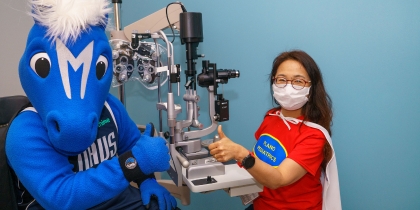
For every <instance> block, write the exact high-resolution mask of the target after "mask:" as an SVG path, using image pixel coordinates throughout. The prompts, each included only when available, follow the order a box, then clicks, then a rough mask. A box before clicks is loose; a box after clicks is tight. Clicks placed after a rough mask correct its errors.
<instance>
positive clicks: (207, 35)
mask: <svg viewBox="0 0 420 210" xmlns="http://www.w3.org/2000/svg"><path fill="white" fill-rule="evenodd" d="M170 2H171V1H166V0H165V1H164V0H161V1H150V0H142V1H133V0H131V1H127V0H126V1H123V4H122V25H123V26H125V25H128V24H130V23H132V22H134V21H136V20H138V19H141V18H143V17H145V16H146V15H148V14H150V13H152V12H154V11H156V10H158V9H161V8H164V7H165V6H166V5H167V4H168V3H170ZM182 2H183V4H184V5H185V7H186V9H187V10H188V11H191V12H201V13H202V14H203V26H204V42H203V43H200V45H199V52H200V53H204V54H205V55H206V59H208V60H210V61H211V62H214V63H217V65H218V67H219V68H232V69H238V70H240V71H241V76H240V78H239V79H231V80H230V81H229V83H228V84H227V85H225V86H224V93H225V97H226V98H227V99H229V100H230V117H231V120H230V121H227V122H224V123H222V124H223V126H224V130H225V133H226V134H227V135H228V136H229V137H230V138H231V139H233V140H234V141H236V142H238V143H240V144H242V145H244V146H246V147H247V148H251V147H252V145H253V143H254V141H255V140H254V137H253V134H254V132H255V130H256V129H257V128H258V126H259V124H260V122H261V120H262V117H263V114H264V112H265V111H266V110H267V109H269V108H270V107H272V106H273V104H272V101H271V98H270V89H269V88H270V87H269V82H268V80H267V75H268V74H269V72H270V67H271V63H272V60H273V58H274V57H275V56H276V55H277V54H278V53H280V52H282V51H285V50H291V49H302V50H304V51H306V52H308V53H309V54H310V55H311V56H312V57H313V58H314V59H315V61H316V62H317V63H318V65H319V67H320V68H321V71H322V73H323V76H324V80H325V84H326V88H327V91H328V93H329V94H330V96H331V98H332V101H333V106H334V125H333V127H332V131H333V136H332V138H333V142H334V148H335V151H336V155H337V161H338V169H339V178H340V188H341V198H342V205H343V209H349V210H352V209H355V210H356V209H357V210H361V209H369V210H371V209H381V210H382V209H420V200H419V199H418V196H419V195H420V175H419V174H420V152H419V148H420V135H419V134H420V132H419V130H420V122H419V119H420V111H419V110H418V107H419V104H420V86H419V84H420V1H414V0H404V1H397V0H394V1H391V0H385V1H379V0H370V1H362V0H353V1H327V0H319V1H302V0H296V1H280V0H266V1H240V0H229V1H221V0H212V1H194V0H185V1H182ZM245 2H247V3H245ZM184 54H185V46H183V45H180V42H179V39H177V40H176V41H175V56H176V57H177V58H176V61H177V63H180V64H182V66H183V68H186V67H185V55H184ZM197 69H201V60H198V64H197ZM182 75H184V74H182ZM182 79H183V83H182V84H184V82H185V81H184V80H185V77H182ZM164 89H166V86H165V88H164ZM111 92H112V93H113V94H117V89H116V88H113V89H111ZM199 94H200V95H201V98H202V100H201V102H200V106H201V107H202V114H201V117H200V120H202V121H203V122H207V123H208V122H209V121H208V120H207V116H208V115H207V113H206V112H205V111H206V110H207V105H206V103H207V98H206V95H205V91H204V90H202V91H200V92H199ZM180 98H181V97H180ZM126 99H127V110H128V111H129V113H130V115H131V116H132V118H133V119H134V120H135V121H136V122H137V123H140V124H144V123H147V122H149V121H152V122H154V123H155V124H156V125H157V122H158V117H157V116H158V115H157V111H156V108H155V103H156V101H157V92H156V91H147V90H146V89H145V88H143V87H142V86H141V85H140V84H139V83H136V82H130V83H127V84H126ZM177 103H181V104H183V103H182V100H178V101H177ZM184 115H185V111H184V113H182V114H181V115H180V118H182V117H184ZM164 116H166V114H165V115H164ZM206 120H207V121H206ZM180 207H181V208H182V209H243V208H244V206H243V205H242V204H241V203H240V200H239V199H238V198H230V197H229V196H228V195H227V194H226V193H225V192H222V191H217V192H213V193H209V194H196V193H194V194H192V196H191V205H189V206H180Z"/></svg>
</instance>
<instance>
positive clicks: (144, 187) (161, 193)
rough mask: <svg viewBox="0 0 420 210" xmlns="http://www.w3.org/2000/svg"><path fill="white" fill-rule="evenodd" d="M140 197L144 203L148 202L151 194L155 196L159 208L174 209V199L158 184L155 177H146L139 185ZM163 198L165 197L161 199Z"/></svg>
mask: <svg viewBox="0 0 420 210" xmlns="http://www.w3.org/2000/svg"><path fill="white" fill-rule="evenodd" d="M140 191H141V198H142V200H143V203H144V204H145V205H147V204H149V201H150V197H151V196H152V195H155V196H157V197H158V198H159V199H158V203H159V208H160V209H175V207H176V200H175V198H174V197H172V196H171V194H170V193H169V192H168V191H167V190H166V189H165V188H164V187H162V186H160V185H159V184H158V183H157V182H156V180H155V179H151V178H150V179H147V180H145V181H144V182H142V184H141V185H140ZM161 198H165V199H161Z"/></svg>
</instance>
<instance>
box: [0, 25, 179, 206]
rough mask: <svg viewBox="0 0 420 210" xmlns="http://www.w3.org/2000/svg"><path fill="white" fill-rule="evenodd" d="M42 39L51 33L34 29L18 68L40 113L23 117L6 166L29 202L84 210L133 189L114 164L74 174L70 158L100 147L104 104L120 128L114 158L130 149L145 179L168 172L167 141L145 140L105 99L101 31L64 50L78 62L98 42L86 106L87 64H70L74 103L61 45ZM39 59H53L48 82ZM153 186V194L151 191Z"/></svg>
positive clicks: (106, 49) (105, 50) (10, 138)
mask: <svg viewBox="0 0 420 210" xmlns="http://www.w3.org/2000/svg"><path fill="white" fill-rule="evenodd" d="M45 34H46V28H45V27H43V26H40V25H38V24H36V23H35V25H34V26H33V27H32V29H31V31H30V33H29V35H28V40H27V46H26V49H25V52H24V54H23V56H22V58H21V60H20V64H19V76H20V80H21V84H22V87H23V89H24V91H25V93H26V95H27V96H28V98H29V100H30V101H31V102H32V104H33V106H34V108H35V109H36V112H34V111H24V112H22V113H21V114H20V115H18V117H17V118H15V120H14V121H13V123H12V125H11V126H10V129H9V132H8V135H7V139H6V154H7V158H8V161H9V164H10V165H11V167H12V168H13V169H14V171H15V173H16V175H17V176H18V177H19V179H20V180H21V182H22V183H23V184H24V186H25V187H26V188H27V189H28V191H29V192H30V193H31V194H32V196H33V197H34V198H35V199H36V200H37V201H38V202H39V203H40V204H41V205H42V206H43V207H44V208H46V209H87V208H90V207H93V206H95V205H97V204H100V203H101V202H104V201H107V200H109V199H111V198H113V197H115V196H116V195H118V194H119V193H121V192H122V191H124V189H126V188H127V187H128V186H129V182H128V181H127V180H126V179H125V177H124V174H123V172H122V170H121V166H120V164H119V161H118V158H117V157H113V158H112V159H110V160H105V161H103V162H102V163H100V164H99V165H98V166H97V167H96V168H89V169H87V170H85V171H80V172H77V173H75V172H73V171H72V169H73V165H72V164H71V163H69V159H68V158H69V156H74V155H77V154H79V153H81V152H83V151H85V150H86V149H87V148H88V147H89V146H91V145H92V143H93V142H94V141H95V140H96V136H97V129H98V119H99V118H100V116H101V112H102V109H103V108H104V104H105V101H106V102H107V103H108V104H109V106H110V108H111V109H112V112H113V114H114V117H115V121H116V124H117V127H118V139H119V140H118V142H117V144H118V151H117V153H118V154H122V153H124V152H126V151H128V150H132V153H133V155H134V156H135V157H136V159H137V162H138V164H139V167H140V168H141V169H142V170H144V172H145V173H153V172H156V171H163V170H166V169H167V168H168V167H169V155H168V149H167V147H166V146H165V145H164V140H163V139H162V138H152V137H150V136H148V135H141V134H140V132H139V131H138V129H137V126H136V124H135V123H134V122H133V121H132V119H131V118H130V117H129V115H128V113H127V111H126V110H125V108H124V106H123V105H122V104H121V103H120V101H119V100H118V99H116V98H115V97H114V96H112V95H110V94H109V92H108V91H109V88H110V85H111V80H112V56H111V48H110V46H109V43H108V39H107V37H106V35H105V32H104V27H103V26H90V28H89V29H88V30H87V31H85V32H83V33H82V34H80V36H79V38H78V39H77V40H76V42H75V43H74V44H66V46H67V48H68V49H69V50H70V52H71V53H72V54H73V56H74V57H77V56H78V55H79V54H80V53H81V52H82V51H83V50H84V49H85V48H86V46H87V45H88V44H89V43H91V42H92V41H93V52H92V60H91V63H90V70H89V73H88V79H87V85H86V93H85V96H84V98H83V99H82V98H81V97H80V95H81V94H80V91H81V88H80V87H81V83H80V81H81V76H82V69H83V67H84V65H89V63H83V64H82V65H81V66H80V67H79V68H78V69H73V67H72V65H70V63H69V62H67V65H68V78H69V80H70V86H71V96H72V97H71V99H69V98H68V97H67V96H66V93H65V91H64V87H63V83H62V80H61V73H60V68H59V64H58V55H57V49H56V42H55V40H50V39H49V38H48V37H44V36H45ZM40 52H45V53H47V54H48V56H49V58H50V60H51V70H50V73H49V74H48V76H47V77H45V78H42V77H40V76H38V75H37V74H36V72H35V71H34V70H32V68H31V66H30V60H31V58H32V56H34V55H35V54H37V53H40ZM100 55H102V56H104V57H105V58H106V59H107V61H108V68H107V70H106V73H105V75H104V76H103V77H102V78H101V79H97V77H96V61H97V59H98V58H99V56H100ZM76 70H77V71H76ZM149 187H152V188H156V191H159V192H160V195H157V196H158V199H159V201H162V199H163V200H167V202H171V201H169V200H168V199H173V197H171V196H169V197H168V196H167V194H165V193H163V192H164V191H165V190H166V189H164V190H162V188H160V186H158V185H149ZM149 187H147V190H148V192H151V191H154V189H150V188H149ZM161 195H162V196H163V197H160V196H161ZM172 204H173V203H172ZM172 206H173V205H172ZM175 206H176V203H175Z"/></svg>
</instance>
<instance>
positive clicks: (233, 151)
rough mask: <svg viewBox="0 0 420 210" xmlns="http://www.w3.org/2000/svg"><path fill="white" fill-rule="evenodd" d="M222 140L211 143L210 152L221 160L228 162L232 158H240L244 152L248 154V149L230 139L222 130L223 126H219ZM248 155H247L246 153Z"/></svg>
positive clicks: (218, 129) (218, 130)
mask: <svg viewBox="0 0 420 210" xmlns="http://www.w3.org/2000/svg"><path fill="white" fill-rule="evenodd" d="M217 132H218V134H219V138H220V140H219V141H217V142H214V143H212V144H210V145H209V147H208V148H209V150H210V154H211V155H212V156H213V157H214V158H215V159H216V160H217V161H219V162H226V161H229V160H232V159H235V160H239V159H240V158H239V157H242V156H243V154H248V153H249V152H248V150H247V149H245V148H244V147H243V146H241V145H239V144H237V143H235V142H233V141H232V140H230V139H229V138H228V137H227V136H226V135H225V133H224V132H223V130H222V126H221V125H219V127H218V128H217ZM245 156H246V155H245Z"/></svg>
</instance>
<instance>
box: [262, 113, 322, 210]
mask: <svg viewBox="0 0 420 210" xmlns="http://www.w3.org/2000/svg"><path fill="white" fill-rule="evenodd" d="M272 113H275V111H274V112H272ZM298 119H301V120H302V119H303V117H299V118H298ZM288 124H289V126H290V128H291V129H290V130H289V129H288V127H287V126H286V124H285V123H284V122H283V120H282V119H281V118H280V117H279V116H276V115H275V116H266V117H265V119H264V121H263V122H262V123H261V125H260V127H259V128H258V130H257V131H256V132H255V138H256V139H257V141H258V142H257V144H256V146H255V147H254V153H255V156H256V157H258V158H259V159H261V160H263V161H264V162H266V163H268V164H270V165H272V166H273V167H277V166H278V165H280V163H281V161H282V160H284V158H285V157H287V158H290V159H292V160H294V161H295V162H297V163H298V164H300V165H301V166H302V167H303V168H305V169H306V171H308V173H306V174H305V175H304V176H303V177H302V178H301V179H299V180H298V181H296V182H295V183H293V184H291V185H288V186H285V187H280V188H277V189H275V190H272V189H269V188H267V187H264V189H263V191H262V192H261V193H260V196H259V197H258V198H257V199H255V200H254V208H255V209H257V210H258V209H264V210H268V209H322V185H321V181H320V176H321V170H322V169H321V162H322V160H323V158H324V156H323V152H322V151H323V148H324V144H325V143H326V139H325V136H324V134H323V133H322V132H321V131H320V130H318V129H315V128H311V127H308V126H306V125H305V124H302V123H298V124H293V123H291V122H288ZM261 141H263V142H261Z"/></svg>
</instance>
